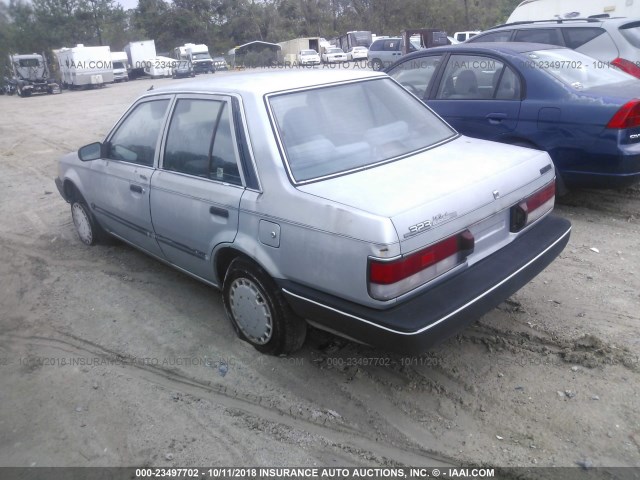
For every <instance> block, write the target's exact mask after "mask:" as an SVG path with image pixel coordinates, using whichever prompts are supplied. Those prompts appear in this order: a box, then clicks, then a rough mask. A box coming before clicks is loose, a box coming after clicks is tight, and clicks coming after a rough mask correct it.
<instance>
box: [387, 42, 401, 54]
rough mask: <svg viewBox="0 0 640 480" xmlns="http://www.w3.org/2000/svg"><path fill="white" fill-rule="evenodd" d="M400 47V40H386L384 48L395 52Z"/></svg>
mask: <svg viewBox="0 0 640 480" xmlns="http://www.w3.org/2000/svg"><path fill="white" fill-rule="evenodd" d="M399 49H400V40H385V42H384V50H385V51H387V52H395V51H396V50H399Z"/></svg>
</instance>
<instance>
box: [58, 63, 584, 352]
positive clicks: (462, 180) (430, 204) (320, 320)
mask: <svg viewBox="0 0 640 480" xmlns="http://www.w3.org/2000/svg"><path fill="white" fill-rule="evenodd" d="M554 180H555V173H554V167H553V164H552V162H551V160H550V159H549V156H548V155H547V154H546V153H545V152H541V151H537V150H532V149H527V148H519V147H513V146H508V145H503V144H497V143H491V142H487V141H482V140H476V139H471V138H467V137H464V136H461V135H459V134H458V133H457V132H456V131H454V130H453V129H452V128H451V127H450V126H449V125H447V124H446V123H445V122H444V121H443V120H442V119H440V118H439V117H438V116H437V115H436V114H434V113H433V112H432V111H431V110H430V109H429V108H428V107H427V106H425V104H423V103H422V102H421V101H419V100H418V99H417V98H416V97H414V96H413V95H411V94H410V93H408V92H407V91H406V90H404V89H403V88H402V87H401V86H400V85H399V84H398V83H396V82H395V81H394V80H392V79H391V78H389V77H388V76H387V75H384V74H380V73H373V72H364V71H363V72H355V71H317V70H316V71H297V72H290V71H289V72H265V73H247V74H238V75H233V76H231V75H229V76H223V77H220V78H215V77H214V78H206V79H201V80H196V81H192V82H189V83H186V84H182V85H179V84H175V85H174V86H171V87H168V88H163V89H156V90H153V91H150V92H147V93H146V94H145V95H143V96H142V97H141V98H139V99H138V100H137V101H136V102H135V103H134V104H133V105H132V106H131V107H130V108H129V109H128V110H127V111H126V113H125V114H124V115H123V116H122V118H121V119H120V120H119V121H118V122H117V123H116V125H115V126H114V127H113V129H112V130H111V131H110V132H109V134H108V135H107V136H106V138H105V139H104V140H103V141H102V142H96V143H93V144H90V145H87V146H84V147H82V148H80V150H79V151H77V152H73V153H70V154H68V155H66V156H64V157H63V158H61V159H60V163H59V174H58V178H57V179H56V183H57V185H58V189H59V191H60V193H61V194H62V196H63V197H64V198H65V199H66V200H67V201H68V202H69V203H70V204H71V215H72V218H73V223H74V225H75V227H76V229H77V233H78V236H79V238H80V240H81V241H82V242H84V243H85V244H87V245H93V244H94V243H96V242H97V241H100V240H101V239H102V238H104V237H106V236H114V237H117V238H119V239H121V240H123V241H125V242H127V243H129V244H131V245H133V246H134V247H136V248H138V249H140V250H142V251H144V252H145V253H147V254H149V255H152V256H154V257H155V258H157V259H159V260H161V261H163V262H165V263H167V264H169V265H172V266H174V267H175V268H177V269H179V270H180V271H182V272H184V273H186V274H188V275H191V276H193V277H195V278H197V279H199V280H201V281H203V282H205V283H207V284H209V285H211V286H212V287H215V288H218V289H220V290H222V298H223V302H224V306H225V309H226V312H227V315H228V317H229V319H230V320H231V322H232V324H233V325H234V327H235V329H236V331H237V333H238V335H239V337H240V338H242V339H244V340H246V341H247V342H249V343H250V344H252V345H254V346H255V347H256V348H257V349H258V350H260V351H261V352H265V353H270V354H286V353H290V352H293V351H295V350H296V349H297V348H299V347H300V346H301V345H302V344H303V341H304V338H305V333H306V330H307V326H308V325H313V326H316V327H318V328H321V329H325V330H328V331H330V332H334V333H336V334H339V335H342V336H345V337H347V338H351V339H355V340H357V341H360V342H363V343H367V344H371V345H379V346H383V347H384V348H389V349H395V350H399V351H402V352H410V351H423V350H425V349H426V348H428V347H429V346H430V345H431V344H433V343H434V342H436V341H438V340H441V339H443V338H445V337H446V336H448V335H450V334H452V333H454V332H456V331H457V330H459V329H461V328H463V327H464V326H465V325H466V324H468V323H469V322H471V321H472V320H474V319H477V318H478V317H479V316H480V315H482V314H484V313H485V312H487V311H489V310H490V309H492V308H493V307H494V306H495V305H497V304H498V303H500V302H501V301H503V300H504V299H506V298H507V297H508V296H510V295H511V294H512V293H514V292H515V291H516V290H518V289H519V288H520V287H522V286H523V285H525V284H526V283H527V282H528V281H529V280H531V278H533V277H534V276H535V275H537V274H538V273H539V272H540V271H541V270H542V269H543V268H545V267H546V266H547V265H548V264H549V263H550V262H551V261H552V260H553V259H554V258H555V257H556V256H557V255H558V254H559V253H560V252H561V251H562V249H563V248H564V246H565V245H566V243H567V241H568V238H569V234H570V229H571V227H570V224H569V222H568V221H566V220H564V219H561V218H558V217H556V216H554V215H551V214H550V213H551V211H552V209H553V206H554V198H555V183H554Z"/></svg>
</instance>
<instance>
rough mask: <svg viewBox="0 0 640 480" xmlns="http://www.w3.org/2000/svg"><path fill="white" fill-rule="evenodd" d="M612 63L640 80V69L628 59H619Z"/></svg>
mask: <svg viewBox="0 0 640 480" xmlns="http://www.w3.org/2000/svg"><path fill="white" fill-rule="evenodd" d="M611 63H612V64H613V65H615V66H616V67H618V68H619V69H620V70H622V71H623V72H626V73H628V74H629V75H633V76H634V77H636V78H640V67H638V65H636V64H635V63H634V62H632V61H630V60H627V59H626V58H620V57H618V58H616V59H615V60H614V61H613V62H611Z"/></svg>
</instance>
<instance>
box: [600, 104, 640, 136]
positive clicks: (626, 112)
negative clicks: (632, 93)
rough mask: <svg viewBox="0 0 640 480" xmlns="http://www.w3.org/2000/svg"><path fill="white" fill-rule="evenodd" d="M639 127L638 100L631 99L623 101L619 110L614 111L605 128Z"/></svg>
mask: <svg viewBox="0 0 640 480" xmlns="http://www.w3.org/2000/svg"><path fill="white" fill-rule="evenodd" d="M635 127H640V100H638V99H633V100H631V101H629V102H627V103H625V104H624V105H623V106H622V107H620V110H618V111H617V112H616V114H615V115H614V116H613V118H612V119H611V120H609V123H608V124H607V128H618V129H626V128H635Z"/></svg>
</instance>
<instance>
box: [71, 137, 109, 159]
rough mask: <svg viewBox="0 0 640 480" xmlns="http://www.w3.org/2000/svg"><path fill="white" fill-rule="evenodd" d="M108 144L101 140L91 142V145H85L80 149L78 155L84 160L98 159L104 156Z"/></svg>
mask: <svg viewBox="0 0 640 480" xmlns="http://www.w3.org/2000/svg"><path fill="white" fill-rule="evenodd" d="M105 147H106V145H103V144H102V143H100V142H95V143H90V144H89V145H85V146H84V147H82V148H80V150H78V157H79V158H80V160H82V161H83V162H90V161H91V160H98V159H99V158H102V157H103V156H104V155H103V153H104V152H105V150H106V148H105Z"/></svg>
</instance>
